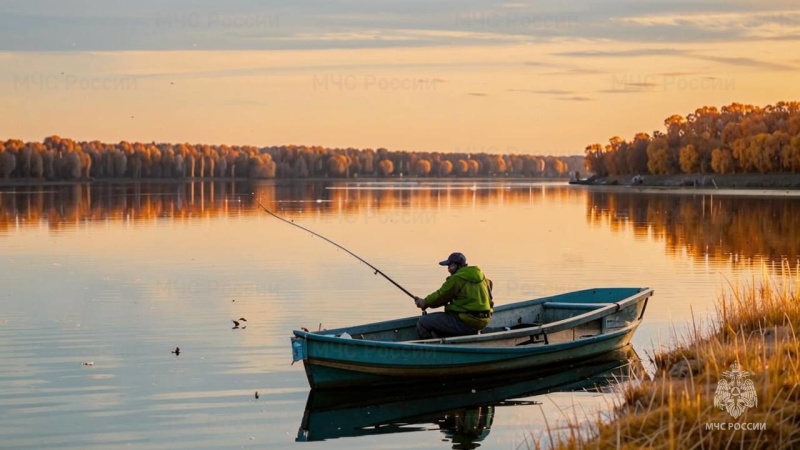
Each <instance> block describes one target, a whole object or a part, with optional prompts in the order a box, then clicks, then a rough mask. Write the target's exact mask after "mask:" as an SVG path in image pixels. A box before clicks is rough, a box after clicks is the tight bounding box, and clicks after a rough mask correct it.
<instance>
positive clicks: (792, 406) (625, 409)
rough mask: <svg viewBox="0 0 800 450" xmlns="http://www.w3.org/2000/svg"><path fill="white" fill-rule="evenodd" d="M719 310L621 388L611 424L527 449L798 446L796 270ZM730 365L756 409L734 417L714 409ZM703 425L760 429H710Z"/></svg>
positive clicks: (729, 298) (742, 292) (727, 300)
mask: <svg viewBox="0 0 800 450" xmlns="http://www.w3.org/2000/svg"><path fill="white" fill-rule="evenodd" d="M717 312H718V318H719V320H718V323H716V324H714V325H713V326H712V327H711V329H710V330H709V332H708V333H703V330H700V329H698V328H697V327H696V326H694V327H693V329H692V330H691V332H690V333H689V334H690V336H689V337H688V338H687V339H685V340H684V341H683V342H682V343H680V344H679V345H678V347H677V348H676V349H674V350H671V351H667V352H664V353H659V354H657V355H654V356H653V357H652V358H653V360H654V363H655V365H656V374H655V377H654V378H653V379H652V380H646V381H642V382H640V383H635V384H632V385H630V386H627V387H626V388H625V390H624V393H623V396H622V400H621V404H620V405H619V406H618V407H617V408H616V409H615V410H614V413H613V417H612V418H611V420H608V419H606V420H598V422H597V425H596V428H594V429H593V430H591V432H589V433H586V432H583V433H581V432H580V431H576V428H577V427H575V426H574V425H573V426H570V427H568V430H569V431H568V433H567V434H568V435H566V436H565V435H564V434H561V437H560V438H559V437H557V436H556V437H554V438H553V439H552V440H551V439H548V438H547V437H545V438H544V439H541V440H532V442H533V444H534V445H533V446H532V447H533V448H543V447H551V446H550V445H549V444H550V442H553V441H555V445H552V448H557V449H608V448H621V449H635V448H656V449H681V450H689V449H731V448H745V449H768V448H769V449H796V448H800V363H799V362H798V353H800V344H798V340H797V334H796V333H800V270H798V269H795V270H794V272H793V271H792V270H791V268H790V267H788V266H784V267H783V269H782V273H781V274H778V275H777V276H775V277H770V276H769V275H766V274H765V275H764V276H763V278H762V280H761V281H760V282H756V281H755V280H754V281H753V282H752V283H751V284H740V285H735V286H731V287H730V289H729V292H727V293H725V294H723V295H722V296H721V297H720V299H719V300H718V302H717ZM734 363H738V364H739V365H740V367H741V370H744V371H746V372H748V378H749V379H750V380H752V381H753V385H754V387H755V389H756V393H757V404H756V405H755V406H753V407H751V408H749V409H746V410H745V411H744V413H743V414H742V415H740V416H739V417H738V418H734V417H732V415H731V414H729V413H728V412H727V411H726V410H725V409H722V408H721V407H720V408H717V407H715V406H714V393H715V391H716V389H717V386H718V382H719V381H720V379H723V378H725V375H724V374H723V372H725V371H727V370H729V369H730V368H731V367H730V366H731V365H732V364H734ZM709 423H725V424H734V423H739V424H746V423H752V424H761V423H763V424H765V429H763V430H758V429H755V430H752V429H751V430H730V429H724V430H723V429H707V425H706V424H709ZM726 426H729V425H726ZM587 434H588V435H587ZM551 436H552V434H551Z"/></svg>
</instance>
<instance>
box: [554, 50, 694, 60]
mask: <svg viewBox="0 0 800 450" xmlns="http://www.w3.org/2000/svg"><path fill="white" fill-rule="evenodd" d="M685 53H686V52H685V51H683V50H676V49H673V48H635V49H630V50H581V51H570V52H559V53H554V54H553V55H555V56H568V57H572V58H636V57H640V56H664V55H683V54H685Z"/></svg>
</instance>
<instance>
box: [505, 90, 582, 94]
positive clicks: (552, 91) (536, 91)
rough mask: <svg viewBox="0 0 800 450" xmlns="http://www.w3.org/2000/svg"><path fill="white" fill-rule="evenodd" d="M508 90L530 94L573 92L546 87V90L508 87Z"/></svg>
mask: <svg viewBox="0 0 800 450" xmlns="http://www.w3.org/2000/svg"><path fill="white" fill-rule="evenodd" d="M508 92H527V93H529V94H542V95H569V94H572V93H573V92H572V91H565V90H562V89H545V90H537V89H508Z"/></svg>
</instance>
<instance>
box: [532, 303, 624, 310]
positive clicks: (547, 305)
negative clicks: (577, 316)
mask: <svg viewBox="0 0 800 450" xmlns="http://www.w3.org/2000/svg"><path fill="white" fill-rule="evenodd" d="M613 304H614V303H567V302H545V303H542V306H543V307H544V308H558V309H587V310H588V309H600V308H603V307H606V306H611V305H613Z"/></svg>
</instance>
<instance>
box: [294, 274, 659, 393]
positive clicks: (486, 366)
mask: <svg viewBox="0 0 800 450" xmlns="http://www.w3.org/2000/svg"><path fill="white" fill-rule="evenodd" d="M652 295H653V290H652V289H650V288H595V289H585V290H580V291H574V292H567V293H564V294H558V295H553V296H548V297H542V298H538V299H533V300H525V301H520V302H516V303H510V304H506V305H500V306H497V307H495V308H494V315H493V316H492V319H491V321H490V323H489V325H488V326H487V327H486V328H484V329H483V330H482V331H481V332H480V333H479V334H475V335H469V336H455V337H438V338H433V339H420V338H419V336H418V335H417V331H416V323H417V319H418V316H412V317H406V318H402V319H395V320H389V321H383V322H376V323H370V324H366V325H358V326H352V327H345V328H337V329H331V330H320V331H316V332H311V331H307V330H305V329H302V330H294V332H293V333H294V336H292V337H291V345H292V356H293V361H294V362H298V361H302V362H303V366H304V367H305V372H306V376H307V378H308V383H309V385H310V386H311V388H312V389H326V388H342V387H354V386H371V385H391V384H404V383H412V382H415V381H420V380H428V381H430V380H435V379H440V378H447V377H453V376H461V377H463V376H488V375H492V374H501V373H504V372H509V371H514V370H520V369H534V368H537V367H546V366H548V365H553V364H561V363H565V362H567V361H571V360H578V359H583V358H589V357H592V356H595V355H599V354H603V353H607V352H610V351H612V350H615V349H618V348H621V347H623V346H624V345H626V344H628V343H629V342H630V339H631V337H632V336H633V333H634V331H635V330H636V328H637V327H638V326H639V324H640V323H641V321H642V318H643V317H644V312H645V309H646V308H647V301H648V299H649V298H650V297H651V296H652Z"/></svg>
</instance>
